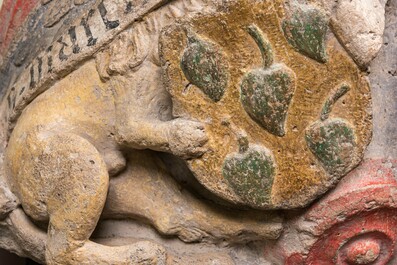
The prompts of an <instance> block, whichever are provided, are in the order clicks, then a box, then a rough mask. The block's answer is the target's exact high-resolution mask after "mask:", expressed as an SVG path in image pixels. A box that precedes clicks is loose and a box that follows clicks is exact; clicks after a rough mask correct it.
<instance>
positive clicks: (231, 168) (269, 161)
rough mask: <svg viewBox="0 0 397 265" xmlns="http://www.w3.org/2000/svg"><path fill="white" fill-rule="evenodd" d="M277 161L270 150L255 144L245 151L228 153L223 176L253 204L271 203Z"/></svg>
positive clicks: (244, 198) (241, 196)
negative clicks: (275, 161)
mask: <svg viewBox="0 0 397 265" xmlns="http://www.w3.org/2000/svg"><path fill="white" fill-rule="evenodd" d="M274 175H275V163H274V160H273V158H272V156H271V155H270V151H269V150H267V149H266V148H263V147H260V146H253V147H250V148H249V149H248V150H246V151H245V152H244V153H232V154H230V155H228V156H227V157H226V159H225V162H224V164H223V176H224V177H225V178H226V180H227V181H228V183H229V185H230V186H231V187H232V188H233V190H234V191H235V193H236V194H237V195H238V196H239V197H240V198H242V199H243V200H244V201H246V202H248V203H250V204H251V205H252V206H265V205H269V204H270V203H271V190H272V185H273V179H274Z"/></svg>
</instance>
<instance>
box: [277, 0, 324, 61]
mask: <svg viewBox="0 0 397 265" xmlns="http://www.w3.org/2000/svg"><path fill="white" fill-rule="evenodd" d="M290 13H291V14H290V15H289V16H288V17H287V18H285V19H284V21H283V24H282V27H283V31H284V34H285V36H286V38H287V39H288V42H289V43H290V44H291V45H292V46H293V47H294V48H295V49H297V50H298V51H300V52H301V53H303V54H305V55H306V56H309V57H310V58H312V59H315V60H317V61H319V62H321V63H324V62H326V61H327V52H326V43H325V36H326V34H327V29H328V19H327V17H326V15H325V13H324V12H323V11H321V10H320V9H318V8H315V7H313V6H311V5H292V8H291V10H290Z"/></svg>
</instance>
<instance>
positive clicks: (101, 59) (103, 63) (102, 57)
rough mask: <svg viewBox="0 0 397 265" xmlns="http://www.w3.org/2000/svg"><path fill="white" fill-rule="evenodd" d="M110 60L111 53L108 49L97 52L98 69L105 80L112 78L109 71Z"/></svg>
mask: <svg viewBox="0 0 397 265" xmlns="http://www.w3.org/2000/svg"><path fill="white" fill-rule="evenodd" d="M109 61H110V53H109V50H108V49H105V50H101V51H99V52H98V53H97V54H95V63H96V70H97V72H98V74H99V77H100V78H101V80H102V81H104V82H105V81H107V80H109V79H110V75H109V73H108V68H109Z"/></svg>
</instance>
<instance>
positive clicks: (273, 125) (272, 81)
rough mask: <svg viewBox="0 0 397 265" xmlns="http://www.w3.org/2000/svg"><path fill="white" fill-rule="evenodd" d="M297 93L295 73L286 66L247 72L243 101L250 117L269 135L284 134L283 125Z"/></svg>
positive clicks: (244, 81)
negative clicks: (295, 92)
mask: <svg viewBox="0 0 397 265" xmlns="http://www.w3.org/2000/svg"><path fill="white" fill-rule="evenodd" d="M294 91H295V74H294V73H293V72H292V70H290V69H289V68H288V67H286V66H285V65H283V64H273V65H272V66H271V67H269V68H267V69H255V70H252V71H251V72H249V73H247V74H246V75H245V76H244V78H243V81H242V83H241V102H242V104H243V107H244V109H245V111H246V112H247V113H248V114H249V115H250V117H251V118H252V119H253V120H255V121H256V122H257V123H259V124H260V125H261V126H262V127H264V128H265V129H266V130H268V131H269V132H270V133H272V134H275V135H277V136H283V135H285V129H284V124H285V120H286V117H287V111H288V107H289V105H290V103H291V99H292V96H293V94H294Z"/></svg>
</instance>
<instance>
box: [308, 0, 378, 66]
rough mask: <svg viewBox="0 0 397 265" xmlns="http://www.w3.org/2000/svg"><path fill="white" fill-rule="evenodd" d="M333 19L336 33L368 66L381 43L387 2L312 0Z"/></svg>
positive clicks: (347, 47) (347, 48)
mask: <svg viewBox="0 0 397 265" xmlns="http://www.w3.org/2000/svg"><path fill="white" fill-rule="evenodd" d="M312 2H315V3H319V4H320V5H321V6H322V7H323V8H324V9H325V11H326V12H327V13H328V15H329V16H330V18H331V25H332V29H333V31H334V33H335V34H336V36H337V37H338V39H339V40H340V41H341V43H342V44H343V46H344V48H345V49H346V50H347V51H348V52H349V54H351V56H352V57H353V59H354V60H355V61H356V63H357V64H359V65H360V66H361V67H366V66H368V64H369V63H370V62H371V61H372V59H373V58H374V57H375V56H376V54H377V53H378V52H379V49H380V47H381V46H382V39H383V31H384V28H385V4H386V1H379V0H340V1H328V0H313V1H312Z"/></svg>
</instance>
